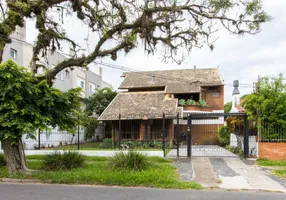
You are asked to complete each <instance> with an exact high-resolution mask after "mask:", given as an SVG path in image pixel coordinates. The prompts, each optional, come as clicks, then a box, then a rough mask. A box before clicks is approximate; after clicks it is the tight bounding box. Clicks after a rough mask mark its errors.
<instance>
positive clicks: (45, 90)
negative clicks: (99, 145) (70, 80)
mask: <svg viewBox="0 0 286 200" xmlns="http://www.w3.org/2000/svg"><path fill="white" fill-rule="evenodd" d="M0 91H1V93H0V141H2V144H3V150H4V153H5V156H6V160H7V166H8V170H9V172H10V173H14V172H26V171H27V166H26V162H25V154H24V149H23V144H22V136H23V134H25V133H29V134H32V133H35V131H36V129H40V130H45V129H47V128H49V127H55V126H58V127H59V128H61V129H64V130H68V131H70V132H73V131H75V130H76V125H77V122H78V120H75V119H77V114H78V112H79V109H80V103H79V97H78V95H79V93H80V89H71V90H70V91H68V92H66V93H63V92H61V91H59V90H58V89H55V88H53V87H50V86H49V85H48V84H47V81H46V80H43V81H38V80H37V79H36V78H35V77H33V75H32V73H30V72H28V71H27V69H25V68H24V67H19V66H17V65H16V64H15V63H14V62H13V61H11V60H8V61H7V62H5V63H1V64H0Z"/></svg>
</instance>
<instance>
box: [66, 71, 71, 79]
mask: <svg viewBox="0 0 286 200" xmlns="http://www.w3.org/2000/svg"><path fill="white" fill-rule="evenodd" d="M65 72H66V78H70V72H69V71H68V70H66V71H65Z"/></svg>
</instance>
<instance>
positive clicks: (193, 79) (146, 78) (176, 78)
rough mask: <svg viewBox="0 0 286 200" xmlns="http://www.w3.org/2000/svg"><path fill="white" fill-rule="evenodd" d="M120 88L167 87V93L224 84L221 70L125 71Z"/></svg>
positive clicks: (196, 89)
mask: <svg viewBox="0 0 286 200" xmlns="http://www.w3.org/2000/svg"><path fill="white" fill-rule="evenodd" d="M123 77H125V79H124V81H123V82H122V84H121V85H120V87H119V89H130V88H147V87H162V86H163V87H166V91H165V92H166V93H192V92H193V93H195V92H200V86H219V85H223V81H222V79H221V76H220V73H219V70H218V69H217V68H208V69H206V68H205V69H179V70H164V71H145V72H128V73H124V74H123Z"/></svg>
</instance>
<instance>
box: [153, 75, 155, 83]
mask: <svg viewBox="0 0 286 200" xmlns="http://www.w3.org/2000/svg"><path fill="white" fill-rule="evenodd" d="M152 81H153V82H155V74H152Z"/></svg>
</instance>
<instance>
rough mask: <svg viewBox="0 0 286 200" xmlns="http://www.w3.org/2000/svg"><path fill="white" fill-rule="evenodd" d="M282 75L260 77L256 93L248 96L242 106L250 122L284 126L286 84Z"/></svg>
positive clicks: (285, 118) (285, 121)
mask: <svg viewBox="0 0 286 200" xmlns="http://www.w3.org/2000/svg"><path fill="white" fill-rule="evenodd" d="M284 80H285V79H284V77H283V75H282V74H280V75H278V76H276V77H270V76H265V77H261V78H259V80H258V83H257V91H256V92H254V93H252V94H250V95H248V96H247V97H246V98H245V100H244V102H243V105H244V107H245V109H246V112H247V114H248V116H249V118H250V119H251V120H254V121H256V122H258V125H259V124H261V123H267V124H268V125H277V126H278V125H286V84H285V82H284Z"/></svg>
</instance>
